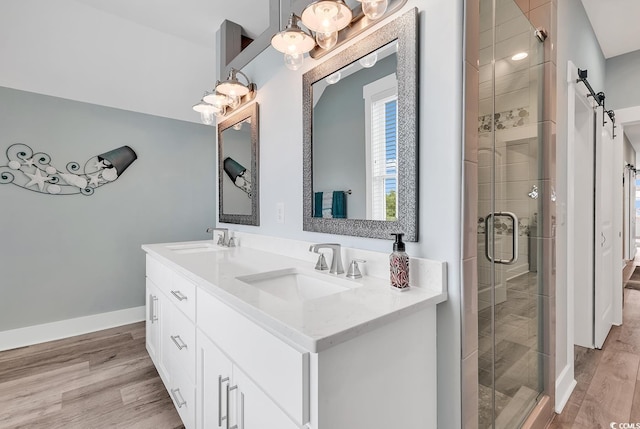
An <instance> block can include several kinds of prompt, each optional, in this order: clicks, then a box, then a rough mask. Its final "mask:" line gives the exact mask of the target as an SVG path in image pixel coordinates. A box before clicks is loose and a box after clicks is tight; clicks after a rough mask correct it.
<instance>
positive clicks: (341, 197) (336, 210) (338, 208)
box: [331, 191, 347, 219]
mask: <svg viewBox="0 0 640 429" xmlns="http://www.w3.org/2000/svg"><path fill="white" fill-rule="evenodd" d="M332 200H333V202H332V204H331V206H332V207H331V214H332V216H333V217H334V218H336V219H346V218H347V195H346V194H345V193H344V191H333V198H332Z"/></svg>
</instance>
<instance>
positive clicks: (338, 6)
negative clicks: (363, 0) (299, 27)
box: [302, 0, 353, 32]
mask: <svg viewBox="0 0 640 429" xmlns="http://www.w3.org/2000/svg"><path fill="white" fill-rule="evenodd" d="M352 18H353V14H352V12H351V9H349V7H348V6H347V5H346V4H345V3H344V1H343V0H318V1H315V2H313V3H311V4H310V5H308V6H307V7H306V8H305V9H304V11H303V12H302V22H303V23H304V25H305V26H306V27H307V28H308V29H310V30H312V31H316V32H317V31H324V32H327V29H330V31H340V30H342V29H343V28H345V27H346V26H347V25H349V23H350V22H351V19H352Z"/></svg>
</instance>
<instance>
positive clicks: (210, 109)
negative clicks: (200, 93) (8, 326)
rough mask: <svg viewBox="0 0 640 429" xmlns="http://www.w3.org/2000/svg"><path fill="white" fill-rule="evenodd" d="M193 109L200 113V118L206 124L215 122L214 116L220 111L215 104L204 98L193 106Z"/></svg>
mask: <svg viewBox="0 0 640 429" xmlns="http://www.w3.org/2000/svg"><path fill="white" fill-rule="evenodd" d="M193 110H195V111H196V112H198V113H200V120H201V121H202V123H203V124H206V125H211V124H213V119H214V116H215V115H216V112H218V111H219V109H217V108H216V107H215V106H213V105H211V104H209V103H207V102H205V101H202V100H201V101H200V102H199V103H198V104H196V105H194V106H193Z"/></svg>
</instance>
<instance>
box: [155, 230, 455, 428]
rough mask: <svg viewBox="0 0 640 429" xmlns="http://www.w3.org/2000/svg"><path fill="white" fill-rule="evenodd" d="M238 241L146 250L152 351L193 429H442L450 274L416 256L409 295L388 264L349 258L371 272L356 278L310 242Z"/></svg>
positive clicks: (378, 257) (371, 257) (358, 253)
mask: <svg viewBox="0 0 640 429" xmlns="http://www.w3.org/2000/svg"><path fill="white" fill-rule="evenodd" d="M236 239H237V241H238V244H239V246H238V247H234V248H229V247H222V246H218V245H216V244H214V242H213V241H200V242H189V243H171V244H153V245H145V246H143V249H144V250H145V251H146V253H147V255H146V273H147V278H146V285H147V294H146V296H147V350H148V352H149V355H150V356H151V358H152V360H153V362H154V364H155V366H156V368H157V369H158V373H159V374H160V377H161V378H162V380H163V382H164V384H165V386H166V388H167V390H168V391H169V394H170V396H171V398H172V399H173V401H174V404H175V406H176V408H177V410H178V413H179V414H180V416H181V418H182V421H183V422H184V425H185V427H186V428H187V429H191V428H203V429H204V428H225V429H226V428H229V429H231V428H238V429H245V428H246V429H253V428H256V429H287V428H291V429H294V428H313V429H342V428H345V429H346V428H390V427H406V428H418V427H435V426H436V422H437V419H436V418H437V416H436V409H437V408H436V386H437V379H436V307H435V306H436V304H437V303H439V302H442V301H444V300H445V299H446V278H445V271H446V270H445V264H444V263H441V262H435V261H427V260H422V259H417V258H414V259H413V260H412V261H411V263H412V267H411V268H412V270H413V271H412V273H411V274H412V277H414V278H415V280H414V282H413V285H412V287H411V290H409V291H408V292H404V293H401V292H396V291H393V290H391V289H390V287H389V281H388V277H387V278H385V276H384V275H383V273H388V262H387V261H388V259H387V258H388V255H386V254H382V253H377V252H368V251H362V250H357V249H342V251H343V258H344V257H347V258H349V259H347V258H345V259H344V260H345V262H349V260H350V259H351V258H359V259H367V261H368V263H367V264H366V268H364V269H363V274H364V276H363V277H362V278H360V279H355V280H351V279H347V278H346V277H345V276H344V275H341V276H336V275H333V274H328V272H326V271H324V272H320V271H316V270H314V265H315V257H317V255H314V254H311V253H309V252H308V248H309V244H310V243H305V242H299V241H293V240H283V239H278V238H274V237H263V236H256V235H252V234H238V233H236ZM282 249H286V250H282ZM328 256H329V255H328ZM329 257H330V256H329ZM416 286H417V287H416Z"/></svg>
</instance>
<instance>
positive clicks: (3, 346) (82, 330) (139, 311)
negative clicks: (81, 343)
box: [0, 306, 145, 351]
mask: <svg viewBox="0 0 640 429" xmlns="http://www.w3.org/2000/svg"><path fill="white" fill-rule="evenodd" d="M144 319H145V307H144V306H142V307H133V308H126V309H124V310H118V311H111V312H109V313H101V314H94V315H91V316H85V317H78V318H75V319H68V320H61V321H59V322H52V323H45V324H42V325H35V326H28V327H26V328H19V329H12V330H9V331H0V351H5V350H11V349H16V348H18V347H25V346H30V345H33V344H39V343H44V342H47V341H54V340H59V339H62V338H68V337H73V336H76V335H82V334H88V333H90V332H95V331H101V330H103V329H109V328H115V327H116V326H122V325H128V324H129V323H135V322H141V321H143V320H144Z"/></svg>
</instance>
